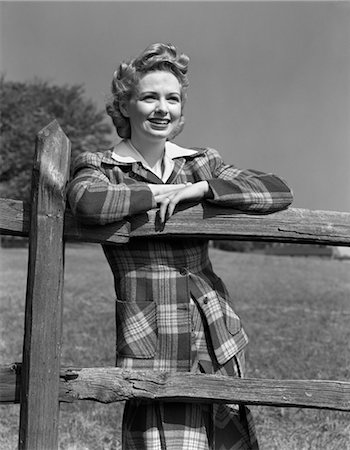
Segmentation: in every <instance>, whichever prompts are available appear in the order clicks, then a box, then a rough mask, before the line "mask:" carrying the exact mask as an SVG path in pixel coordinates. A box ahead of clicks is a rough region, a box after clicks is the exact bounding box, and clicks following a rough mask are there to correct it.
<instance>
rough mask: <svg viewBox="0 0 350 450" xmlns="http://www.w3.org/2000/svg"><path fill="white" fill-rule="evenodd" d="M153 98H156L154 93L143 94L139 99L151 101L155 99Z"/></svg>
mask: <svg viewBox="0 0 350 450" xmlns="http://www.w3.org/2000/svg"><path fill="white" fill-rule="evenodd" d="M155 98H156V95H155V94H145V95H142V96H141V98H140V100H141V101H143V102H148V103H151V102H153V101H154V100H155Z"/></svg>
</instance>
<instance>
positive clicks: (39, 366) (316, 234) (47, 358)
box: [0, 121, 350, 450]
mask: <svg viewBox="0 0 350 450" xmlns="http://www.w3.org/2000/svg"><path fill="white" fill-rule="evenodd" d="M69 167H70V143H69V140H68V138H67V137H66V136H65V134H64V133H63V131H62V130H61V128H60V127H59V125H58V123H57V122H56V121H53V122H52V123H50V124H49V125H48V126H47V127H45V128H44V129H43V130H41V131H40V132H39V134H38V136H37V143H36V153H35V158H34V166H33V177H32V194H31V195H32V196H31V202H30V204H26V203H23V202H21V201H16V200H11V199H0V232H1V233H2V234H7V235H13V236H29V261H28V278H27V293H26V310H25V333H24V344H23V360H22V363H21V364H20V363H9V364H7V365H4V366H1V367H0V402H3V403H18V402H20V430H19V448H20V449H26V450H50V449H57V448H58V420H59V402H60V401H65V402H72V401H75V400H81V399H89V400H96V401H99V402H104V403H109V402H115V401H124V400H128V399H133V398H139V399H140V398H142V399H158V400H159V399H162V400H169V399H171V400H174V399H176V400H179V401H181V400H182V401H190V402H204V401H205V402H214V401H215V402H223V403H245V404H250V405H270V406H284V407H292V406H298V407H305V408H325V409H333V410H341V411H350V383H348V382H343V381H320V380H268V379H235V378H225V377H220V379H218V378H217V377H216V376H215V375H205V374H200V375H193V374H190V373H159V372H158V373H156V372H152V371H143V372H136V371H130V370H122V369H119V368H61V366H60V353H61V328H62V308H63V296H62V292H63V269H64V242H65V241H66V240H70V241H84V242H95V243H103V242H108V243H114V244H122V243H125V242H127V241H128V240H129V239H130V238H134V237H138V238H147V237H160V238H162V237H164V236H168V237H177V238H179V237H181V236H196V237H203V238H209V239H241V240H255V241H259V240H260V241H275V242H297V243H308V244H328V245H343V246H350V214H349V213H340V212H330V211H309V210H303V209H293V208H291V209H288V210H285V211H281V212H277V213H273V214H268V215H261V214H259V215H252V214H244V213H242V212H239V211H234V212H233V211H232V210H231V209H222V208H218V207H215V206H210V205H208V204H205V203H203V204H191V205H188V204H187V205H186V206H182V207H179V208H178V209H177V212H176V214H175V215H174V216H173V217H172V218H171V219H170V220H169V221H168V222H167V224H166V225H165V226H164V227H160V226H159V222H158V216H157V212H156V211H155V210H152V211H150V212H149V213H145V214H140V215H139V216H137V217H134V218H133V219H132V220H130V221H121V222H117V223H114V224H111V225H105V226H100V227H96V226H93V227H92V226H84V225H82V224H80V223H78V222H76V221H75V219H74V218H73V217H72V215H71V214H70V212H69V210H66V207H65V206H66V205H65V189H66V184H67V180H68V178H69Z"/></svg>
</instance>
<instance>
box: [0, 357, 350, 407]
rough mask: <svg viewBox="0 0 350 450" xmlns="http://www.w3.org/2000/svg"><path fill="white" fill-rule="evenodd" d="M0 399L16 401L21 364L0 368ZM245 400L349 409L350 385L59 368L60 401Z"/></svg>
mask: <svg viewBox="0 0 350 450" xmlns="http://www.w3.org/2000/svg"><path fill="white" fill-rule="evenodd" d="M0 380H1V388H0V389H1V391H0V395H1V401H2V402H4V403H19V401H20V391H19V386H20V383H21V364H12V365H10V366H8V367H5V366H2V367H0ZM136 398H137V399H146V400H171V401H174V400H177V401H189V400H190V401H193V402H207V403H208V402H214V401H215V402H216V403H244V404H246V405H267V406H284V407H295V406H297V407H299V408H322V409H332V410H338V411H350V383H346V382H344V381H326V380H313V381H309V380H268V379H252V378H250V379H237V378H229V377H218V376H217V375H206V374H198V375H193V374H191V373H180V372H174V373H168V372H153V371H148V370H145V371H142V372H136V371H131V370H125V369H119V368H116V367H108V368H107V367H106V368H101V367H99V368H91V367H89V368H61V370H60V383H59V401H61V402H74V401H77V400H95V401H97V402H101V403H113V402H120V401H125V400H132V399H136Z"/></svg>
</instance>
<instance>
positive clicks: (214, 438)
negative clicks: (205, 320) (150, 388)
mask: <svg viewBox="0 0 350 450" xmlns="http://www.w3.org/2000/svg"><path fill="white" fill-rule="evenodd" d="M191 303H192V306H193V307H194V311H196V308H195V306H194V305H193V302H192V301H191ZM195 316H196V315H195V314H194V315H193V316H192V318H194V317H195ZM192 326H193V331H194V333H193V336H197V339H196V338H194V339H193V342H192V368H191V372H192V373H210V374H218V375H225V376H232V377H242V376H243V373H244V362H245V361H244V350H243V351H241V352H240V353H238V354H237V355H236V356H234V357H233V358H232V359H231V360H229V361H228V362H227V363H226V364H225V365H223V366H219V365H218V364H217V363H215V358H214V357H213V355H212V351H211V348H210V347H211V346H210V342H208V341H207V345H206V346H205V348H203V344H202V343H203V339H198V336H199V334H200V333H203V332H204V330H203V325H202V324H200V322H199V321H197V320H194V322H193V323H192ZM122 442H123V447H122V448H123V450H143V449H145V450H181V449H186V450H214V449H215V450H226V449H227V450H258V448H259V446H258V442H257V437H256V432H255V427H254V422H253V418H252V415H251V412H250V410H249V409H248V408H247V407H246V406H244V405H227V404H202V403H179V402H163V401H161V402H160V401H144V400H142V401H140V400H131V401H128V402H126V405H125V410H124V416H123V433H122Z"/></svg>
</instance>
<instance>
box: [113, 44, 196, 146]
mask: <svg viewBox="0 0 350 450" xmlns="http://www.w3.org/2000/svg"><path fill="white" fill-rule="evenodd" d="M188 63H189V58H188V56H187V55H185V54H184V53H181V54H180V53H179V52H178V50H177V48H176V47H175V46H174V45H172V44H162V43H157V44H151V45H150V46H148V47H147V48H146V49H145V50H144V51H143V52H142V53H141V54H140V55H139V56H137V57H136V58H133V59H131V60H129V61H127V62H122V63H121V64H120V65H119V67H118V69H117V70H116V71H115V72H114V74H113V80H112V87H111V91H112V97H111V100H110V101H109V102H108V103H107V105H106V111H107V113H108V114H109V115H110V116H111V118H112V121H113V124H114V126H115V128H116V130H117V133H118V135H119V136H120V137H121V138H123V139H129V138H130V137H131V127H130V121H129V118H128V117H125V116H124V115H123V113H122V112H121V110H120V104H121V103H123V102H125V101H129V100H130V98H131V97H132V95H133V94H134V93H135V91H136V88H137V85H138V83H139V81H140V79H141V78H142V77H143V76H144V75H145V74H146V73H149V72H152V71H156V70H164V71H167V72H170V73H172V74H173V75H175V77H176V78H177V79H178V81H179V83H180V86H181V104H182V111H181V117H180V120H179V124H178V126H177V127H176V129H175V130H174V131H173V133H172V135H171V136H169V137H168V139H173V138H174V137H175V136H176V135H178V134H179V133H180V132H181V131H182V129H183V127H184V125H185V119H184V116H183V106H184V104H185V101H186V98H187V88H188V85H189V82H188V77H187V71H188Z"/></svg>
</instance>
